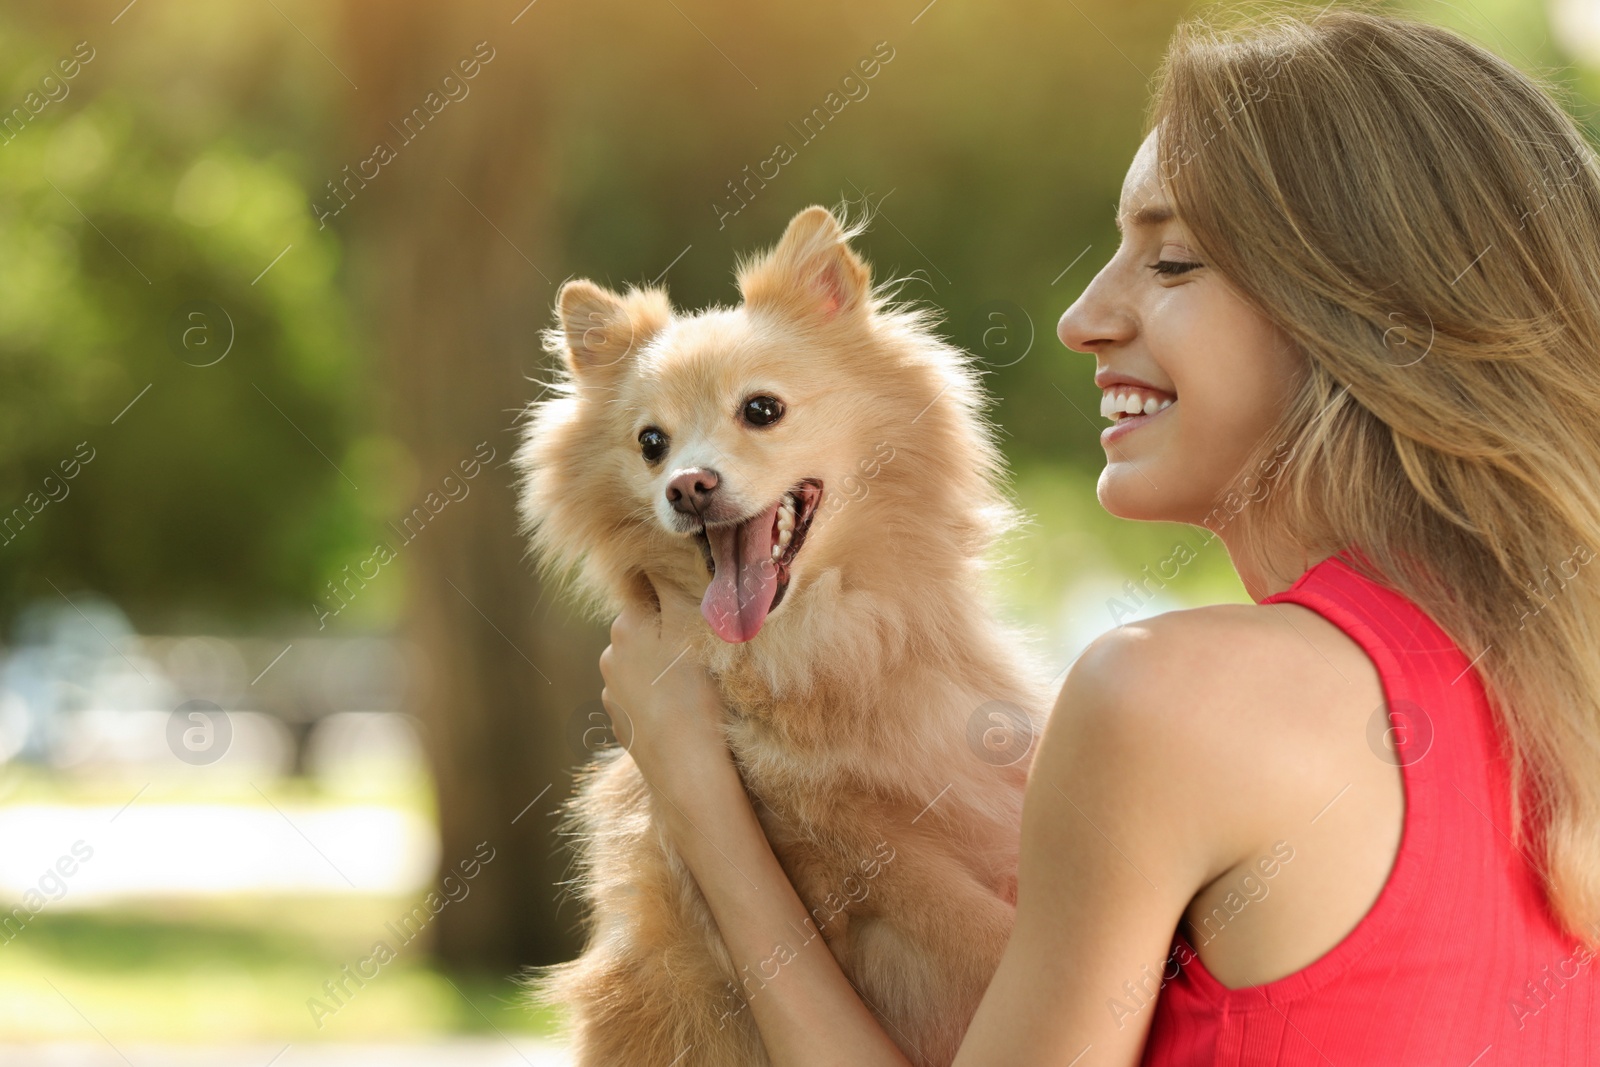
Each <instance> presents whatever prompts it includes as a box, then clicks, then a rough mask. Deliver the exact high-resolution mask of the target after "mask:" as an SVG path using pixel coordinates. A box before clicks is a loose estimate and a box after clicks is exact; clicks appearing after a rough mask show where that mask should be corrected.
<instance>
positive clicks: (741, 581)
mask: <svg viewBox="0 0 1600 1067" xmlns="http://www.w3.org/2000/svg"><path fill="white" fill-rule="evenodd" d="M821 500H822V483H821V482H820V481H818V480H817V479H815V478H806V479H804V480H803V481H801V482H800V483H799V484H797V485H796V486H795V487H794V488H793V489H790V490H789V491H788V492H786V493H784V494H783V496H782V497H780V498H779V499H778V500H777V501H775V502H774V503H773V504H772V505H771V506H769V507H768V508H766V509H765V510H764V511H762V512H760V513H759V514H756V515H752V516H750V517H749V518H747V519H743V520H740V521H737V522H724V523H718V524H716V525H712V526H706V527H703V528H702V529H701V530H700V532H699V533H697V534H696V535H695V539H696V540H697V541H698V542H699V543H700V550H701V552H702V553H704V555H705V559H706V569H707V570H708V571H710V572H711V584H710V585H709V586H707V587H706V595H705V598H704V599H703V600H701V601H700V614H702V615H704V616H705V620H706V622H708V623H710V624H711V629H712V630H713V631H714V632H715V633H716V635H717V636H718V637H720V638H722V639H723V640H724V641H728V642H730V643H734V644H737V643H738V642H741V641H748V640H750V639H751V638H752V637H754V636H755V635H756V634H758V633H760V632H761V625H762V623H764V622H766V620H767V616H768V615H769V614H770V613H771V612H773V611H774V610H776V609H777V607H778V604H779V603H780V602H781V601H782V600H783V594H784V592H785V591H786V590H787V589H788V588H789V568H790V566H791V565H793V563H794V558H795V556H796V555H797V554H798V553H799V552H800V546H801V545H802V544H803V543H804V542H805V539H806V531H807V530H809V529H810V528H811V520H812V518H813V517H814V516H815V515H816V512H817V504H818V503H819V502H820V501H821Z"/></svg>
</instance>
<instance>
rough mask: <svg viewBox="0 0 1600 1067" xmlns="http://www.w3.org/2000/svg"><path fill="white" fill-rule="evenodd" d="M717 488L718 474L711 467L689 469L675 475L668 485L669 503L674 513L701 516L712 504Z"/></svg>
mask: <svg viewBox="0 0 1600 1067" xmlns="http://www.w3.org/2000/svg"><path fill="white" fill-rule="evenodd" d="M716 488H717V472H716V471H714V470H712V469H711V468H710V467H689V468H688V469H686V470H681V471H679V472H678V473H677V474H675V475H673V478H672V481H670V482H668V483H667V502H668V503H669V504H671V505H672V509H673V510H674V511H680V512H682V513H683V514H685V515H699V514H701V513H702V512H704V511H705V509H706V508H707V507H708V506H709V505H710V504H711V494H712V493H713V492H714V491H715V490H716Z"/></svg>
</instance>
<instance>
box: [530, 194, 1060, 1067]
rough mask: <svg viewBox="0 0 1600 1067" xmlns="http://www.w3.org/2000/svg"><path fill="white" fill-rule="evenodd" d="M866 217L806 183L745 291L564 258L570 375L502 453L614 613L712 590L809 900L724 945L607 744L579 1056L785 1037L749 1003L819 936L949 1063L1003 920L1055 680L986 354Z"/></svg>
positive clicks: (712, 661)
mask: <svg viewBox="0 0 1600 1067" xmlns="http://www.w3.org/2000/svg"><path fill="white" fill-rule="evenodd" d="M865 226H866V220H865V218H864V217H863V219H862V220H860V221H856V222H849V221H847V220H846V219H845V218H844V216H843V214H842V213H841V214H840V215H835V214H834V213H833V212H831V211H829V210H828V209H826V208H823V207H820V206H813V207H809V208H806V209H805V210H804V211H801V212H800V213H799V214H797V215H796V216H795V217H794V218H793V220H792V221H791V222H790V223H789V225H788V227H787V229H786V230H785V232H784V234H783V237H782V239H781V240H780V241H779V242H778V244H777V246H776V247H775V248H773V249H772V250H770V251H768V252H766V253H765V254H763V255H760V256H757V257H755V258H753V259H748V260H744V259H742V260H741V262H740V263H739V265H738V266H737V268H736V274H737V278H738V287H739V291H740V294H741V296H742V302H741V303H740V304H739V305H738V306H737V307H734V308H723V307H714V308H711V309H708V310H705V311H701V312H698V313H695V314H678V313H676V312H674V310H673V309H672V307H671V305H670V304H669V303H668V300H667V296H666V294H665V293H664V292H663V291H661V290H660V289H657V288H642V289H641V288H630V289H629V290H628V291H627V292H626V293H623V294H618V293H615V292H612V291H610V290H607V289H605V288H602V287H600V286H597V285H595V284H594V283H592V282H590V281H587V280H581V279H580V280H574V281H569V282H567V283H566V284H564V285H563V286H562V287H561V289H560V292H559V294H558V296H557V300H556V303H557V307H556V313H557V318H558V320H559V327H557V328H553V329H549V330H546V331H545V332H544V344H545V348H546V350H547V351H548V352H550V353H551V354H552V355H554V356H556V357H557V363H558V367H557V370H556V375H557V378H556V380H555V381H554V383H553V384H552V385H551V387H550V392H549V393H548V394H547V396H546V397H545V398H544V399H541V400H539V401H536V402H535V403H533V404H532V405H531V406H530V407H529V409H528V411H527V413H526V421H525V436H524V437H523V439H522V442H521V446H520V447H519V449H518V452H517V456H516V460H515V463H516V466H517V468H518V471H519V476H520V478H521V479H522V483H521V484H522V496H521V508H522V517H523V520H524V522H525V526H526V530H527V532H528V533H529V534H530V536H531V545H532V549H533V551H534V552H535V554H536V555H537V557H538V560H539V563H540V566H541V568H542V569H543V570H544V571H545V572H546V574H547V576H548V577H552V578H557V577H563V576H564V577H567V578H570V579H571V585H572V587H573V588H574V589H575V590H576V591H577V593H578V594H579V596H580V597H581V599H582V601H583V603H584V604H585V605H586V606H587V607H588V608H589V609H591V610H592V611H593V613H594V614H595V616H596V617H597V618H600V619H604V620H609V619H610V618H611V617H612V616H614V615H615V614H616V613H617V612H618V611H619V610H620V609H621V607H622V606H623V605H624V604H625V603H626V602H627V601H628V600H629V599H630V598H635V597H643V598H646V599H648V600H650V601H651V602H652V603H655V600H654V594H653V590H656V591H660V595H662V596H668V595H677V596H684V597H690V598H693V599H698V600H699V601H700V605H701V613H702V615H703V616H704V618H705V622H706V626H705V628H704V629H703V630H701V631H699V632H697V633H696V634H695V635H694V637H693V643H692V648H693V654H695V655H697V656H699V657H700V660H701V662H703V663H704V664H705V666H706V667H707V669H708V670H709V671H710V673H711V674H712V675H713V677H714V678H715V679H716V681H717V684H718V686H719V688H720V690H721V693H722V695H723V697H724V700H725V703H726V706H727V720H726V736H727V740H728V745H729V747H730V749H731V750H732V752H733V754H734V756H735V758H736V760H737V763H738V766H739V768H740V770H741V773H742V775H743V778H744V782H745V785H746V788H747V790H748V791H749V794H750V796H751V798H752V801H753V803H754V805H755V808H756V811H757V813H758V815H759V817H760V820H761V823H762V825H763V827H764V828H765V830H766V834H767V837H768V838H769V839H770V840H771V842H772V846H773V849H774V850H775V852H776V853H777V856H778V858H779V860H780V861H781V862H782V864H783V867H784V869H785V871H787V872H788V875H789V877H790V879H791V880H792V881H793V883H794V886H795V889H796V890H797V891H798V893H799V895H800V898H801V900H802V901H804V902H805V904H806V907H807V908H808V909H809V910H810V913H811V921H810V922H808V923H807V924H806V927H807V928H806V929H803V930H802V929H794V930H790V931H787V932H786V934H785V936H786V938H787V943H786V944H783V945H780V946H778V951H777V952H775V953H774V956H773V957H772V958H770V959H768V960H764V961H760V962H759V964H758V965H756V966H751V963H750V961H745V962H744V964H743V965H742V966H740V967H737V968H736V967H735V965H734V963H733V961H732V960H731V958H730V956H729V954H728V951H727V949H726V947H725V946H724V945H723V943H722V941H721V939H720V937H719V935H718V933H717V929H716V925H715V923H714V922H713V920H712V917H711V914H710V912H709V910H708V908H707V907H706V904H705V901H704V899H703V898H702V896H701V894H700V892H699V889H698V887H697V886H696V885H695V882H694V879H693V876H692V875H691V874H690V873H689V871H688V869H687V868H686V867H685V866H684V864H683V862H682V860H681V859H680V858H679V857H678V856H677V855H676V854H675V853H674V851H673V850H672V848H671V847H670V846H669V844H668V843H667V841H666V838H665V835H664V832H663V830H662V829H661V828H660V826H659V824H658V823H657V821H656V819H655V817H654V814H653V811H652V807H653V803H654V802H653V800H652V794H651V792H650V790H649V788H648V786H647V784H646V783H645V781H644V780H643V778H642V777H641V776H640V774H639V771H638V769H637V767H636V766H635V765H634V763H633V761H632V759H631V758H629V757H628V755H627V753H626V752H625V751H624V750H622V749H620V748H611V749H607V750H604V751H602V752H601V753H600V754H599V756H598V757H597V758H596V759H595V760H594V761H593V762H591V763H590V764H589V765H588V766H587V767H586V768H585V769H584V771H583V773H582V776H581V777H580V782H579V788H578V790H577V792H576V794H575V796H574V797H573V798H572V799H571V800H569V801H568V802H567V804H566V805H565V808H564V826H565V830H566V832H567V833H568V834H569V835H570V837H571V839H572V840H573V841H574V842H576V845H575V847H576V850H577V853H576V857H575V864H574V869H575V873H576V877H575V878H574V880H573V882H572V884H573V886H574V887H575V891H576V893H577V894H578V895H579V896H580V897H581V899H582V901H583V903H584V904H585V905H586V911H587V914H588V932H589V943H588V948H587V949H586V951H585V952H584V953H583V954H582V955H581V956H580V957H579V958H578V959H575V960H572V961H570V962H568V963H564V964H559V965H556V966H554V967H549V968H542V969H539V970H538V971H536V972H535V976H534V979H533V986H534V994H533V995H534V998H535V1000H536V1001H537V1002H541V1003H546V1004H556V1005H560V1006H561V1007H563V1008H564V1009H565V1011H566V1013H567V1015H568V1017H569V1020H570V1024H569V1039H570V1041H571V1042H572V1047H573V1050H574V1052H575V1054H576V1062H577V1063H578V1064H580V1065H582V1067H656V1065H658V1067H668V1065H671V1064H676V1065H679V1067H688V1065H691V1064H693V1065H703V1067H751V1065H759V1064H766V1063H768V1062H769V1061H768V1059H767V1055H766V1052H765V1050H764V1048H763V1047H762V1044H761V1039H760V1035H759V1033H758V1032H757V1030H756V1026H755V1022H754V1019H753V1018H752V1013H751V1012H750V1011H749V1010H748V1008H749V1004H748V1002H749V1000H750V999H751V998H753V997H755V996H761V995H764V994H763V988H764V987H765V986H766V985H769V984H771V983H773V982H781V981H782V973H781V970H782V963H783V962H785V960H786V959H789V958H792V954H793V953H796V952H799V951H802V950H806V944H807V942H808V941H811V940H814V939H815V938H816V937H818V936H819V935H820V937H821V939H822V941H823V942H824V943H825V944H826V946H827V948H828V949H829V950H831V951H832V952H833V954H834V956H835V957H836V958H837V959H838V961H839V963H840V965H841V966H842V967H843V969H844V971H845V973H846V974H847V975H848V976H849V978H850V980H851V982H852V983H854V985H855V987H856V989H857V990H858V991H859V992H860V993H861V995H862V997H863V999H864V1000H865V1001H866V1003H867V1004H868V1005H870V1007H871V1008H872V1009H873V1011H874V1012H875V1013H876V1014H877V1016H878V1018H879V1019H880V1021H881V1022H882V1024H883V1026H884V1028H885V1030H886V1031H887V1032H888V1033H889V1034H890V1035H892V1037H893V1038H894V1040H895V1041H896V1042H897V1043H898V1044H899V1046H900V1048H901V1049H902V1050H903V1051H904V1053H905V1055H906V1056H907V1057H908V1058H909V1059H910V1060H911V1062H913V1063H915V1064H918V1065H926V1067H933V1065H943V1064H948V1063H949V1062H950V1061H951V1060H952V1059H953V1058H954V1056H955V1052H956V1048H957V1046H958V1045H959V1044H960V1043H961V1039H962V1036H963V1034H964V1033H965V1031H966V1029H967V1026H968V1024H969V1023H970V1022H971V1019H972V1016H973V1013H974V1011H975V1010H976V1008H977V1005H978V1001H979V999H980V998H981V997H982V995H983V992H984V989H985V987H986V986H987V985H988V983H989V981H990V979H991V978H992V977H993V975H994V971H995V968H996V967H997V965H998V963H999V960H1000V956H1001V953H1002V950H1003V949H1004V947H1005V944H1006V940H1007V938H1008V936H1009V934H1010V930H1011V927H1012V920H1013V917H1014V913H1015V904H1016V872H1017V849H1018V836H1019V827H1020V823H1021V809H1022V797H1023V788H1024V785H1025V783H1026V780H1027V772H1028V767H1029V763H1030V759H1031V753H1032V749H1033V740H1034V738H1035V737H1037V735H1038V733H1039V731H1040V730H1041V729H1042V728H1043V724H1044V718H1045V716H1046V714H1047V712H1046V709H1047V708H1048V707H1049V706H1050V702H1051V691H1050V687H1049V684H1048V682H1047V681H1046V678H1047V676H1048V673H1049V672H1048V670H1047V669H1046V668H1045V667H1044V666H1043V664H1042V661H1041V660H1039V659H1038V658H1037V657H1036V655H1035V653H1033V652H1031V651H1030V650H1029V648H1028V646H1027V643H1026V641H1025V635H1024V634H1022V633H1020V632H1017V631H1014V630H1012V629H1009V628H1007V627H1006V626H1005V625H1003V624H1002V623H1001V622H1000V621H999V620H998V619H997V616H996V613H995V611H994V610H993V608H992V606H991V602H990V590H989V589H988V588H987V584H988V583H987V577H988V576H987V573H986V572H987V569H988V566H989V563H988V562H986V555H987V553H988V551H989V550H990V548H991V546H992V545H993V544H994V542H995V541H996V539H997V538H998V537H999V536H1001V535H1002V534H1004V533H1005V532H1006V531H1008V530H1009V529H1010V528H1012V527H1013V526H1014V525H1015V524H1017V523H1018V521H1019V520H1020V518H1021V514H1020V512H1018V511H1017V510H1016V508H1015V507H1014V506H1013V505H1012V504H1011V503H1010V501H1009V500H1008V498H1007V497H1006V496H1005V495H1004V493H1003V492H1002V486H1003V485H1004V484H1005V474H1006V472H1005V468H1004V459H1003V457H1002V455H1001V453H1000V451H999V449H998V447H997V446H996V442H995V433H994V430H993V427H992V426H991V425H990V424H989V423H988V422H987V421H986V420H985V418H984V417H983V409H984V407H985V405H986V403H987V397H986V396H985V394H984V392H983V390H982V388H981V382H980V376H979V372H978V371H977V370H976V368H975V367H974V365H973V362H972V360H971V357H969V356H968V355H967V354H966V353H964V352H962V351H961V350H959V349H957V348H955V347H953V346H951V345H949V344H947V343H945V342H944V341H942V340H940V339H939V337H938V336H937V335H936V334H935V332H934V324H935V321H936V319H935V314H934V313H933V312H932V311H930V310H928V309H925V308H920V307H911V306H910V305H908V304H906V303H903V302H899V301H896V300H895V299H893V296H892V294H891V292H890V291H889V290H890V285H885V286H877V287H874V286H873V285H872V283H871V275H870V271H869V269H868V267H867V265H866V263H865V262H864V261H863V260H862V259H861V258H860V257H859V256H858V255H857V254H856V252H855V251H854V250H853V249H852V248H851V247H850V240H851V239H852V238H853V237H855V236H857V235H859V234H860V233H861V232H862V231H863V230H864V229H865ZM891 285H892V283H891ZM645 574H648V576H649V580H648V582H646V581H644V580H643V579H642V578H641V575H645ZM623 710H624V711H626V709H623ZM819 948H820V946H817V945H812V946H810V948H809V951H817V950H818V949H819ZM765 995H770V994H765Z"/></svg>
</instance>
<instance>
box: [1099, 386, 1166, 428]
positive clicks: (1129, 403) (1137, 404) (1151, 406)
mask: <svg viewBox="0 0 1600 1067" xmlns="http://www.w3.org/2000/svg"><path fill="white" fill-rule="evenodd" d="M1173 399H1174V398H1173V397H1158V396H1154V395H1151V394H1149V393H1142V392H1138V393H1135V392H1126V393H1117V392H1109V391H1108V392H1105V393H1102V394H1101V396H1100V416H1101V417H1102V418H1106V419H1111V420H1113V421H1115V420H1116V417H1117V416H1118V415H1154V414H1155V413H1156V412H1158V411H1161V410H1163V409H1164V408H1169V407H1171V406H1172V403H1173Z"/></svg>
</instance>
